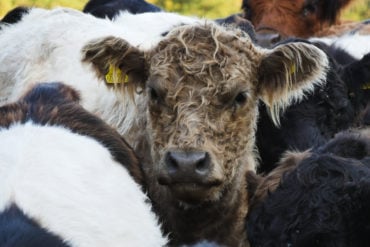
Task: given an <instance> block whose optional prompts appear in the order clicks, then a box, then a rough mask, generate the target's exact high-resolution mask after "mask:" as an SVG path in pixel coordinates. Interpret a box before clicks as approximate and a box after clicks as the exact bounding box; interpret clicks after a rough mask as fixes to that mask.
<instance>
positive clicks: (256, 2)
mask: <svg viewBox="0 0 370 247" xmlns="http://www.w3.org/2000/svg"><path fill="white" fill-rule="evenodd" d="M350 2H351V0H325V1H317V0H295V1H291V0H277V1H269V0H243V3H242V9H243V16H244V18H246V19H248V20H250V21H251V22H252V24H253V25H254V27H255V29H256V32H257V39H258V43H259V44H261V45H263V46H265V47H270V46H271V45H273V44H275V43H277V42H279V41H281V40H284V39H286V38H287V37H300V38H308V37H312V36H315V34H317V33H318V32H320V31H321V32H322V31H323V30H324V29H326V28H328V27H330V26H332V25H335V24H338V23H339V15H340V11H341V10H342V9H343V8H344V7H346V6H347V5H348V4H349V3H350ZM353 27H354V26H353V25H352V26H350V27H346V29H347V30H349V29H352V28H353ZM322 36H327V35H325V32H322Z"/></svg>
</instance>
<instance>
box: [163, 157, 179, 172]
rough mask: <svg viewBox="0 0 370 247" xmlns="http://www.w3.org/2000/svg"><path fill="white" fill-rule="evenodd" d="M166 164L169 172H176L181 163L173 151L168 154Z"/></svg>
mask: <svg viewBox="0 0 370 247" xmlns="http://www.w3.org/2000/svg"><path fill="white" fill-rule="evenodd" d="M166 166H167V171H168V172H169V173H175V172H177V170H178V169H179V164H178V163H177V160H176V157H175V156H174V155H173V153H172V152H169V153H167V154H166Z"/></svg>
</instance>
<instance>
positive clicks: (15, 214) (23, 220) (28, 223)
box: [0, 205, 69, 247]
mask: <svg viewBox="0 0 370 247" xmlns="http://www.w3.org/2000/svg"><path fill="white" fill-rule="evenodd" d="M0 246H3V247H68V246H69V245H68V244H67V243H65V242H64V241H62V239H61V238H59V237H58V236H57V235H55V234H53V233H51V232H48V231H47V230H45V229H43V228H41V227H40V226H39V225H38V224H37V222H35V221H34V220H32V219H30V218H28V217H27V216H26V215H25V214H24V213H23V212H22V210H20V209H19V208H18V207H17V206H16V205H11V206H10V207H8V208H7V209H5V210H4V211H3V212H0Z"/></svg>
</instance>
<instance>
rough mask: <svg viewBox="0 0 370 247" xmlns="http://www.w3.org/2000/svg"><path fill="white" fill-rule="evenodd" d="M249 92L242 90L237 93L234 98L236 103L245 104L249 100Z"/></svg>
mask: <svg viewBox="0 0 370 247" xmlns="http://www.w3.org/2000/svg"><path fill="white" fill-rule="evenodd" d="M247 97H248V93H247V92H240V93H238V94H237V95H236V97H235V99H234V103H235V104H236V105H239V106H241V105H244V104H245V103H246V102H247Z"/></svg>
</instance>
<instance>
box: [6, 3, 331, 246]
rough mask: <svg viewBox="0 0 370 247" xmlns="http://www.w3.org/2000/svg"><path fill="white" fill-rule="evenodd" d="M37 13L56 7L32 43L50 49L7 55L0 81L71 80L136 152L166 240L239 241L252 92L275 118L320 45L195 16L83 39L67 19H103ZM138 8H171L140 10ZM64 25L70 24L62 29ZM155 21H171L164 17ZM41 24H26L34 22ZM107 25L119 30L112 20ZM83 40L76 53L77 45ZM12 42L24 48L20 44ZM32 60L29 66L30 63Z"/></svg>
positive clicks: (307, 84)
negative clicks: (259, 41) (260, 36)
mask: <svg viewBox="0 0 370 247" xmlns="http://www.w3.org/2000/svg"><path fill="white" fill-rule="evenodd" d="M38 11H40V10H38ZM43 12H44V14H43V15H44V16H43V17H44V18H40V19H38V18H37V17H35V16H34V15H33V18H34V19H37V21H38V22H39V24H35V20H33V22H32V27H34V28H35V29H37V28H39V29H41V30H43V25H42V24H41V23H43V22H44V21H45V16H47V15H53V13H54V14H55V15H56V14H58V15H60V16H59V18H56V19H57V20H54V18H53V19H52V20H53V21H55V22H58V21H59V20H61V17H62V16H63V22H62V23H61V24H59V25H57V26H53V25H51V24H50V23H48V22H46V24H47V27H48V28H47V31H48V32H47V35H45V36H44V37H43V39H41V40H40V39H39V40H37V41H35V43H36V44H42V46H43V50H45V47H50V48H51V49H50V50H49V51H50V53H49V54H45V55H44V56H43V57H38V56H37V54H38V53H37V52H35V50H33V49H35V46H33V47H32V48H33V49H30V50H28V52H27V54H31V57H32V55H33V56H35V54H36V56H35V57H36V58H40V60H37V59H35V58H34V59H35V60H32V61H35V62H34V63H32V62H31V60H30V58H29V57H30V56H28V59H29V60H27V61H26V62H24V63H22V64H21V65H20V64H19V61H22V60H17V65H16V67H12V66H8V67H7V68H3V70H4V71H5V73H4V74H0V75H5V76H6V77H10V78H11V83H13V84H7V85H1V87H3V88H5V89H4V90H3V92H6V91H8V92H11V93H12V96H14V95H16V94H17V91H18V90H24V88H26V87H27V85H30V84H31V83H33V82H34V81H35V79H34V78H31V75H32V76H35V74H37V76H38V78H37V80H40V78H42V77H46V78H50V77H51V78H59V80H62V81H66V82H69V83H71V84H72V82H73V83H74V84H73V86H75V87H76V88H78V89H79V90H80V91H81V96H82V101H81V103H82V105H83V106H85V107H86V108H87V109H88V110H89V111H91V112H93V113H95V114H98V115H99V116H101V117H102V118H103V119H104V120H106V121H107V122H108V123H109V124H110V125H111V126H114V127H116V128H117V129H118V131H119V132H120V133H121V134H123V135H124V137H125V139H126V140H127V141H128V143H129V144H130V145H132V146H133V148H134V149H135V150H136V151H137V153H138V154H139V155H140V158H141V159H142V161H143V171H144V176H145V181H146V182H147V190H148V196H149V197H150V198H151V199H152V201H153V204H154V210H155V212H156V213H157V214H158V215H159V217H160V219H161V222H163V228H164V230H165V232H166V233H169V234H170V235H169V237H170V238H171V240H172V242H171V245H180V244H193V243H195V242H198V241H201V240H204V239H207V240H209V241H211V242H217V243H220V244H221V245H222V244H223V245H227V246H248V243H247V240H246V235H245V231H244V219H245V216H246V214H247V211H248V194H247V187H248V185H247V184H246V180H245V175H246V173H247V171H254V170H255V168H256V162H255V159H256V155H255V146H254V145H255V127H256V120H257V117H258V116H257V115H258V112H257V110H258V101H259V100H262V101H263V102H264V103H265V104H266V105H267V106H268V107H269V111H270V114H271V116H272V118H273V119H274V121H275V122H278V119H279V113H280V110H281V109H283V108H285V107H286V106H287V105H288V104H289V103H290V102H291V101H293V100H297V99H300V98H301V97H302V96H303V94H304V92H307V91H311V90H312V89H313V87H314V85H315V84H320V83H322V80H323V78H325V72H326V67H327V64H328V61H327V58H326V56H325V54H324V53H323V52H322V51H321V50H320V49H317V48H316V47H314V46H312V45H309V44H304V43H294V44H284V45H281V46H279V47H276V48H275V49H273V50H266V49H262V48H260V47H257V46H255V45H254V44H253V42H252V41H251V39H250V37H249V36H248V35H247V34H246V33H244V32H242V31H240V30H234V29H232V28H225V27H220V26H218V25H216V24H214V23H213V22H210V21H199V20H197V21H194V20H193V23H194V24H191V25H182V26H179V27H176V28H174V29H173V30H172V31H170V32H169V33H168V34H167V35H165V37H162V38H161V39H162V40H161V41H160V42H159V43H158V44H157V45H155V43H153V41H150V39H149V40H145V41H146V42H145V43H146V44H148V43H151V44H154V45H153V47H152V48H150V47H149V48H148V46H144V48H146V49H142V48H143V47H142V46H141V45H140V46H139V47H138V44H140V43H135V42H134V41H136V42H138V39H139V37H137V36H135V37H134V38H133V37H131V36H128V38H127V39H126V38H124V39H123V38H122V37H121V36H119V35H116V34H113V33H112V34H110V35H107V36H106V37H103V38H99V39H95V40H92V41H90V42H87V41H86V40H87V39H88V38H87V37H86V35H81V34H80V33H83V32H87V33H89V32H88V31H89V30H90V29H89V30H85V29H82V30H81V29H80V27H79V26H81V25H82V24H81V25H80V24H79V25H77V21H79V22H78V23H83V24H86V23H89V22H88V21H90V22H92V23H90V24H89V25H88V27H89V28H90V27H93V26H94V25H95V24H97V23H99V22H100V21H104V20H99V21H98V20H97V19H94V20H91V19H86V21H85V22H84V21H82V20H85V18H92V17H91V16H88V17H85V16H83V15H82V14H80V13H78V14H77V13H65V11H64V12H63V11H60V10H59V12H58V11H56V10H54V11H53V10H52V11H43ZM35 13H36V12H35ZM149 14H150V16H155V15H158V17H160V16H168V15H169V16H171V15H170V14H168V13H147V14H143V15H145V16H148V15H149ZM29 16H30V17H31V16H32V11H31V12H30V14H29ZM137 16H139V15H137ZM54 17H55V16H54ZM26 18H27V16H26V17H23V18H22V21H21V22H20V23H17V24H16V25H12V26H11V27H9V28H8V29H6V30H4V32H2V33H1V34H0V43H1V42H4V40H6V38H4V37H5V36H6V37H7V38H8V40H13V42H12V43H13V44H14V43H15V42H17V41H18V39H19V36H12V33H13V32H14V33H15V32H16V30H17V31H20V30H22V31H24V29H22V28H20V27H22V25H25V26H27V27H29V26H28V25H27V23H26V21H25V20H26ZM70 20H71V22H69V21H70ZM139 20H140V18H138V19H137V21H139ZM180 20H181V18H179V21H180ZM72 25H76V27H74V28H69V29H68V28H67V27H68V26H69V27H70V26H72ZM109 25H112V24H109ZM166 25H167V27H172V25H171V24H170V23H168V21H167V23H166ZM77 27H79V28H77ZM99 27H100V28H102V27H103V24H99ZM18 28H19V30H18ZM94 28H95V30H97V29H96V28H97V27H94ZM131 28H133V29H135V26H131ZM59 29H61V30H65V32H66V33H67V35H66V36H63V33H64V32H61V31H60V30H59ZM41 30H39V31H38V32H35V30H33V33H43V32H40V31H41ZM99 30H102V29H99ZM104 30H105V29H104ZM115 30H116V31H117V32H118V30H121V31H119V32H118V34H122V30H123V29H118V28H117V29H115ZM158 30H159V28H158ZM50 32H51V33H50ZM75 32H76V33H75ZM94 33H96V32H94ZM106 33H107V31H106V30H105V31H104V33H103V32H102V33H100V35H102V36H104V34H106ZM53 34H54V35H55V36H53ZM127 34H128V33H127ZM149 34H150V33H149ZM149 34H148V35H149ZM74 35H76V36H77V39H76V40H74V38H75V36H74ZM20 36H21V37H22V35H20ZM15 37H17V38H15ZM89 37H90V38H91V37H92V35H90V36H89ZM150 37H153V36H150ZM155 37H157V36H155ZM96 38H98V37H96ZM80 39H82V40H80ZM66 40H68V42H66ZM14 45H15V44H14ZM82 46H84V47H83V49H82V57H81V53H80V50H78V49H79V48H80V47H82ZM15 47H17V48H15ZM15 47H12V48H13V49H14V50H12V51H13V52H8V53H7V54H2V55H0V61H2V62H5V61H8V62H9V61H12V60H13V59H15V58H14V57H18V56H19V47H22V46H15ZM36 47H38V46H36ZM71 47H73V49H72V48H71ZM76 48H77V51H76ZM15 50H17V52H16V51H15ZM36 51H38V50H37V49H36ZM72 51H73V52H75V53H73V52H72ZM22 53H23V56H24V55H25V51H24V50H23V51H22ZM66 54H70V55H71V56H66ZM23 56H21V57H23ZM25 57H26V56H25ZM56 57H57V58H58V59H55V58H56ZM76 58H78V59H82V60H83V61H84V62H85V63H84V64H81V61H80V60H78V61H77V60H75V59H76ZM36 61H38V62H41V63H42V64H41V66H40V65H39V64H37V63H36ZM70 63H72V64H73V66H71V64H70ZM4 64H5V63H4ZM34 64H37V65H38V66H37V67H35V68H33V69H32V70H30V67H33V65H34ZM22 65H24V66H22ZM14 66H15V65H14ZM22 69H25V70H27V71H24V70H22ZM33 71H36V72H37V73H35V72H33ZM66 71H72V72H70V73H68V76H69V77H72V76H73V77H76V78H75V79H74V80H73V79H71V78H70V79H69V80H67V78H66V73H65V72H66ZM93 71H95V72H96V73H93ZM25 72H27V73H25ZM32 72H33V73H32ZM95 74H96V75H97V78H98V79H97V78H95V77H94V76H95ZM26 75H27V76H26ZM77 75H78V76H79V77H80V78H79V80H77ZM22 76H25V77H22ZM107 78H108V79H107ZM37 80H36V81H37ZM110 82H116V83H110ZM118 82H125V83H118ZM14 84H15V86H14ZM106 84H108V85H112V86H110V87H107V86H106ZM107 98H108V99H109V100H107V101H104V100H103V99H107ZM132 99H133V100H134V101H135V104H133V103H132V102H131V100H132ZM219 212H223V214H222V215H220V214H219ZM225 226H227V227H225Z"/></svg>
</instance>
